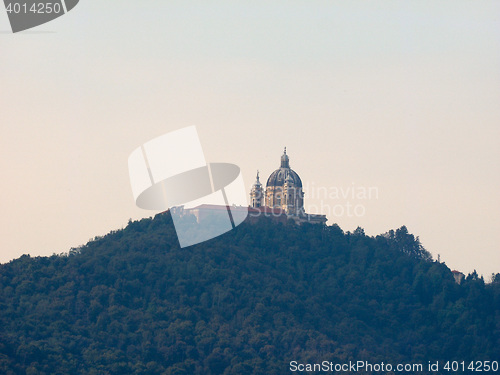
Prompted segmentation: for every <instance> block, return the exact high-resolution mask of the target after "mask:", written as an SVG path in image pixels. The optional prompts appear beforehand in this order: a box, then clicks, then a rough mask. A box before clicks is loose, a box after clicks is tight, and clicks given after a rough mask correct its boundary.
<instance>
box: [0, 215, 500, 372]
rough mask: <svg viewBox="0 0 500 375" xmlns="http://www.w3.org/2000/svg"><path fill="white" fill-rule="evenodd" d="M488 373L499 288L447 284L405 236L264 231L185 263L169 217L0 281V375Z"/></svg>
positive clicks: (441, 270)
mask: <svg viewBox="0 0 500 375" xmlns="http://www.w3.org/2000/svg"><path fill="white" fill-rule="evenodd" d="M499 359H500V275H499V277H497V278H495V282H493V283H491V284H485V283H484V281H483V279H482V278H480V277H478V276H477V274H476V273H473V274H470V275H468V276H467V277H466V278H465V280H464V281H463V282H462V284H461V285H458V284H456V283H455V281H454V278H453V274H452V272H451V271H450V269H449V268H448V267H447V266H446V265H445V264H443V263H438V262H435V261H433V260H432V259H431V257H430V255H429V253H428V252H427V251H425V249H423V247H422V246H421V245H420V243H419V241H418V238H415V237H414V236H413V235H411V234H409V233H408V231H407V229H406V228H405V227H402V228H400V229H398V230H396V231H391V232H389V233H387V234H385V235H380V236H377V237H369V236H366V235H365V234H364V232H363V230H362V229H360V228H358V229H357V230H356V231H354V233H349V232H348V233H344V232H343V231H342V230H341V229H340V228H339V227H338V226H336V225H333V226H321V225H309V224H304V225H301V226H297V225H294V224H288V225H283V224H278V223H273V222H272V221H270V220H267V219H263V220H261V221H259V222H257V223H255V224H249V223H243V224H242V225H240V226H239V227H237V228H236V229H234V230H232V231H230V232H228V233H226V234H225V235H223V236H220V237H218V238H215V239H213V240H210V241H207V242H204V243H202V244H199V245H195V246H192V247H188V248H184V249H180V248H179V245H178V242H177V238H176V234H175V231H174V228H173V224H172V221H171V217H170V215H169V214H168V213H167V214H161V215H157V216H156V217H155V218H154V219H144V220H141V221H134V222H129V224H128V226H127V227H126V228H125V229H123V230H118V231H113V232H111V233H109V234H108V235H106V236H104V237H102V238H96V239H95V240H93V241H90V242H89V243H88V244H87V245H85V246H82V247H81V248H78V249H72V250H71V251H70V252H69V254H68V255H67V256H56V255H54V256H52V257H37V258H31V257H29V256H22V257H21V258H19V259H17V260H14V261H12V262H10V263H8V264H3V265H0V373H1V374H28V375H30V374H51V375H52V374H64V375H67V374H99V375H101V374H120V375H122V374H172V375H173V374H176V375H180V374H204V375H210V374H225V375H230V374H234V375H246V374H262V375H274V374H276V375H278V374H280V375H281V374H289V373H299V371H297V372H291V366H290V362H291V361H296V364H299V363H302V364H304V363H311V364H312V363H321V362H322V361H328V362H332V363H348V362H349V361H368V362H370V363H372V364H373V363H375V364H376V363H381V362H384V363H386V364H387V363H391V364H397V363H422V364H424V365H425V366H427V364H428V361H433V362H435V361H440V363H441V364H442V365H443V364H444V363H445V361H453V360H456V361H471V360H490V361H493V360H499ZM302 373H305V372H302ZM315 373H327V372H315ZM360 373H362V372H360ZM423 373H426V372H425V371H424V372H423ZM441 373H447V372H446V371H443V372H441Z"/></svg>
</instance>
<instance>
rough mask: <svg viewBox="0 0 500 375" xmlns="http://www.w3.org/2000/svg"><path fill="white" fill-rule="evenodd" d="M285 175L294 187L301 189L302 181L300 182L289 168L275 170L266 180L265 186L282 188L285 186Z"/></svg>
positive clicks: (297, 176)
mask: <svg viewBox="0 0 500 375" xmlns="http://www.w3.org/2000/svg"><path fill="white" fill-rule="evenodd" d="M287 174H288V175H289V176H290V179H291V180H292V183H293V185H294V186H295V187H302V181H301V180H300V177H299V175H298V174H297V172H295V171H294V170H293V169H291V168H279V169H276V170H275V171H274V172H273V173H271V175H270V176H269V178H268V179H267V184H266V186H267V187H269V186H283V185H284V184H285V180H286V177H287Z"/></svg>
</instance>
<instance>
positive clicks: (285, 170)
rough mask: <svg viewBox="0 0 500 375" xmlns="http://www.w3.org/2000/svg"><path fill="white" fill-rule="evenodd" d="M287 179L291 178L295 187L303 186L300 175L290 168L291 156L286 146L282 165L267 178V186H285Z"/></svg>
mask: <svg viewBox="0 0 500 375" xmlns="http://www.w3.org/2000/svg"><path fill="white" fill-rule="evenodd" d="M287 177H288V178H287ZM287 179H289V180H290V181H289V182H291V183H292V184H293V185H294V186H295V187H302V181H301V180H300V177H299V175H298V174H297V173H296V172H295V171H294V170H293V169H291V168H290V163H289V158H288V155H287V154H286V147H285V151H284V153H283V155H282V156H281V167H280V168H279V169H276V170H275V171H274V172H273V173H271V175H270V176H269V178H268V179H267V184H266V186H267V187H270V186H283V185H284V184H285V181H286V180H287Z"/></svg>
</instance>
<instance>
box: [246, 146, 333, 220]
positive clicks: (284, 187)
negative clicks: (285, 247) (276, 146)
mask: <svg viewBox="0 0 500 375" xmlns="http://www.w3.org/2000/svg"><path fill="white" fill-rule="evenodd" d="M270 213H272V215H273V216H275V217H281V218H286V219H292V220H294V221H295V222H296V223H297V224H300V223H304V222H310V223H315V224H320V223H326V221H327V218H326V216H325V215H317V214H307V213H305V210H304V192H303V191H302V181H301V179H300V177H299V175H298V174H297V172H295V171H294V170H293V169H292V168H290V159H289V157H288V155H287V154H286V147H285V150H284V152H283V155H282V156H281V164H280V167H279V168H278V169H276V170H275V171H274V172H273V173H271V175H270V176H269V178H268V179H267V183H266V189H265V190H264V187H263V186H262V184H261V182H260V179H259V172H258V171H257V180H256V181H255V183H254V184H253V185H252V189H251V191H250V209H249V214H250V216H252V215H255V214H270ZM268 216H269V215H268Z"/></svg>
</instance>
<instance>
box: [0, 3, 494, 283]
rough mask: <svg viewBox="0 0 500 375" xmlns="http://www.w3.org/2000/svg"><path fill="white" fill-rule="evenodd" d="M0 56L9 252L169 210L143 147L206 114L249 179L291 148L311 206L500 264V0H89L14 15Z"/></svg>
mask: <svg viewBox="0 0 500 375" xmlns="http://www.w3.org/2000/svg"><path fill="white" fill-rule="evenodd" d="M0 56H1V61H2V63H1V67H2V69H1V70H0V83H1V84H0V156H1V157H0V171H1V173H2V175H1V176H2V177H1V179H0V191H1V193H2V194H1V195H0V212H1V213H2V215H1V216H0V228H1V236H0V262H8V261H10V260H11V259H14V258H17V257H19V256H21V255H22V254H30V255H31V256H38V255H52V254H54V253H55V254H60V253H64V252H67V251H68V250H70V248H72V247H78V246H80V245H82V244H85V243H86V242H87V241H88V240H90V239H91V238H94V237H95V236H100V235H104V234H106V233H108V232H109V231H110V230H116V229H120V228H123V227H125V226H126V225H127V222H128V221H129V219H133V220H135V219H140V218H143V217H150V216H154V215H155V214H156V212H154V211H146V210H142V209H139V208H137V207H136V206H135V203H134V199H133V196H132V191H131V187H130V182H129V175H128V166H127V159H128V156H129V155H130V153H131V152H132V151H133V150H134V149H136V148H137V147H139V146H140V145H142V144H143V143H145V142H147V141H149V140H151V139H153V138H155V137H158V136H160V135H162V134H165V133H168V132H170V131H173V130H176V129H179V128H182V127H186V126H190V125H195V126H196V127H197V129H198V133H199V137H200V140H201V143H202V145H203V151H204V154H205V158H206V160H207V161H209V162H229V163H234V164H237V165H238V166H240V168H241V170H242V174H243V178H244V181H245V184H246V186H247V189H248V191H249V190H250V187H251V185H252V183H253V182H254V180H255V173H256V170H257V169H258V170H260V173H261V180H263V182H265V181H266V179H267V176H269V174H270V173H271V172H272V171H273V170H275V169H276V168H278V167H279V163H280V156H281V154H282V153H283V148H284V147H285V146H286V147H287V153H288V155H289V157H290V164H291V167H292V168H293V169H294V170H295V171H296V172H297V173H298V174H299V175H300V177H301V179H302V181H303V184H304V190H305V193H306V198H305V207H306V210H307V211H308V212H313V213H324V214H327V216H328V218H329V224H332V223H337V224H338V225H340V227H341V228H342V229H343V230H344V231H353V230H354V229H356V227H358V226H360V227H362V228H364V230H365V232H366V234H368V235H378V234H381V233H385V232H387V231H388V230H390V229H396V228H399V227H401V226H402V225H406V226H407V227H408V230H409V231H410V232H411V233H413V234H415V235H416V236H419V238H420V240H421V242H422V244H423V246H424V247H425V248H426V249H427V250H428V251H430V252H431V254H432V255H433V257H434V258H435V259H437V258H438V256H439V257H440V260H441V261H442V262H445V263H446V264H447V265H448V266H449V267H450V268H451V269H457V270H460V271H462V272H464V273H466V274H467V273H468V272H472V271H473V270H474V269H476V270H477V271H478V273H480V274H483V275H484V276H485V278H486V279H488V278H489V277H490V275H491V273H493V272H495V273H496V272H500V248H499V244H500V231H499V230H498V228H499V227H500V220H499V212H500V194H499V189H500V173H499V172H500V164H499V162H500V147H499V143H500V126H499V125H500V105H499V104H498V103H500V69H499V68H498V67H499V66H500V2H498V1H476V2H472V1H457V0H454V1H421V0H419V1H405V2H399V1H371V2H365V1H349V2H344V1H314V0H313V1H293V0H292V1H275V2H272V3H271V2H264V1H252V2H250V1H247V2H244V1H239V2H230V1H215V2H210V4H208V3H206V2H201V1H199V2H195V1H182V2H181V1H163V2H159V1H152V0H144V1H140V2H137V1H129V0H123V1H120V2H102V1H96V0H81V1H80V3H79V4H78V5H77V6H76V7H75V8H74V9H73V10H72V11H71V12H69V13H68V14H66V15H64V16H63V17H60V18H58V19H56V20H54V21H52V22H50V23H47V24H44V25H41V26H38V27H37V28H34V29H31V30H28V31H25V32H21V33H17V34H12V33H11V31H10V25H9V23H8V19H7V15H6V13H5V12H1V11H0ZM353 192H354V193H353ZM368 192H371V194H368Z"/></svg>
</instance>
